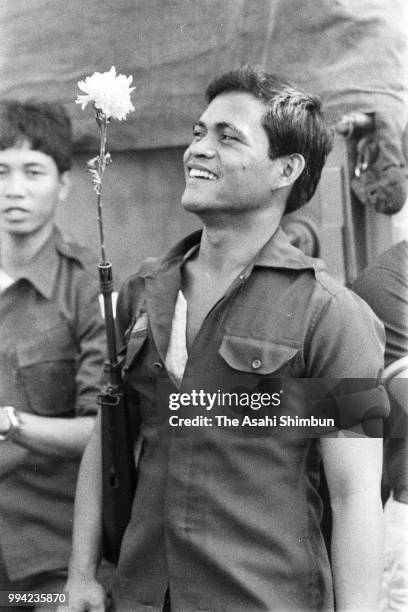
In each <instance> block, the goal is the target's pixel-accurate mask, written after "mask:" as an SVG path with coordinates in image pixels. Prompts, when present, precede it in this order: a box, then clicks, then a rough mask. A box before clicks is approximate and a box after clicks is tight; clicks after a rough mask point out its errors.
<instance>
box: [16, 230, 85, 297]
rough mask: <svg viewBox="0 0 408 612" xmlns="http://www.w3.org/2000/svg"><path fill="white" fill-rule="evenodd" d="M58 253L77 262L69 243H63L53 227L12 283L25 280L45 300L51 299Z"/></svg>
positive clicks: (57, 264) (57, 266)
mask: <svg viewBox="0 0 408 612" xmlns="http://www.w3.org/2000/svg"><path fill="white" fill-rule="evenodd" d="M59 253H61V254H62V255H65V256H67V257H71V258H74V259H77V260H78V261H79V259H78V257H77V256H76V254H75V253H74V252H73V251H72V248H71V245H70V243H67V242H65V241H64V239H63V238H62V236H61V232H60V231H59V229H58V228H57V227H55V226H54V228H53V231H52V233H51V235H50V237H49V238H48V240H47V241H46V242H45V244H44V245H43V246H42V247H41V249H40V250H39V251H38V253H36V255H35V256H34V257H33V258H32V259H31V261H30V262H29V263H28V264H27V265H26V266H25V267H24V269H23V270H22V271H21V272H20V274H19V275H18V277H17V278H15V279H14V281H15V282H16V281H18V280H22V279H25V280H27V281H29V282H30V283H31V284H32V285H33V286H34V287H35V288H36V289H37V291H39V292H40V293H41V294H42V295H43V296H44V297H45V298H47V299H48V300H49V299H51V297H52V294H53V290H54V285H55V282H56V278H57V274H58V268H59V261H60V256H59Z"/></svg>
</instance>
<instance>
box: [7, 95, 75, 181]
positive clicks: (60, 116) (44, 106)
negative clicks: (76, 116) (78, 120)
mask: <svg viewBox="0 0 408 612" xmlns="http://www.w3.org/2000/svg"><path fill="white" fill-rule="evenodd" d="M25 140H27V141H28V143H29V144H30V146H31V148H32V149H35V150H36V151H41V152H42V153H45V154H46V155H49V156H50V157H52V159H53V160H54V161H55V163H56V166H57V168H58V172H59V173H60V174H62V173H63V172H65V171H66V170H69V169H70V168H71V165H72V129H71V120H70V118H69V116H68V114H67V112H66V110H65V108H64V107H63V106H62V104H57V103H49V102H31V101H29V102H18V101H17V100H5V101H2V102H0V150H4V149H9V148H10V147H14V146H16V145H17V146H19V145H20V144H21V143H23V142H24V141H25Z"/></svg>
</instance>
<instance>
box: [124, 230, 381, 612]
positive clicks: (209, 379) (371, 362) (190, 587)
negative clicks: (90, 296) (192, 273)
mask: <svg viewBox="0 0 408 612" xmlns="http://www.w3.org/2000/svg"><path fill="white" fill-rule="evenodd" d="M199 239H200V235H199V234H194V235H193V236H190V237H189V238H187V239H186V240H185V241H183V242H182V243H180V244H179V245H177V246H176V247H175V248H174V249H172V251H171V252H170V253H169V254H168V255H167V256H165V257H164V258H162V259H160V260H157V261H155V262H149V263H148V264H146V265H144V266H142V269H141V271H140V272H139V273H138V274H136V275H135V276H133V277H131V279H129V281H128V282H127V283H126V284H125V285H124V287H123V289H122V291H121V295H120V297H119V302H118V321H119V325H120V329H121V331H122V332H124V331H125V329H127V332H126V338H127V340H128V347H127V355H126V361H125V372H126V376H127V381H128V382H127V389H126V392H127V397H128V401H130V402H131V403H132V402H133V401H134V402H135V404H134V405H135V406H136V405H137V406H138V407H137V409H138V410H139V412H140V416H141V420H142V424H141V432H140V433H141V438H142V451H141V456H140V462H139V467H138V472H139V474H138V486H137V490H136V494H135V499H134V505H133V512H132V518H131V521H130V524H129V526H128V529H127V531H126V533H125V537H124V541H123V544H122V550H121V556H120V560H119V564H118V569H117V577H116V581H115V584H114V586H113V600H114V603H115V606H116V609H117V610H121V611H127V610H132V612H142V611H147V610H149V611H153V610H157V611H159V610H161V609H162V605H163V600H164V596H165V592H166V589H167V587H168V586H169V588H170V594H171V601H172V608H174V610H176V611H177V612H180V611H183V612H193V611H198V610H200V611H204V610H206V611H212V612H218V611H224V612H225V611H227V612H255V611H260V610H263V611H265V610H279V611H284V610H302V611H306V610H310V611H312V610H313V612H316V611H318V610H331V609H333V588H332V580H331V571H330V566H329V561H328V557H327V552H326V548H325V544H324V541H323V537H322V534H321V531H320V518H321V502H320V499H319V496H318V494H317V488H318V481H319V469H320V446H319V442H318V440H317V439H316V438H311V437H301V436H289V435H283V434H282V433H281V432H278V431H277V432H276V433H275V432H274V431H273V429H272V430H271V431H269V432H268V434H267V435H265V434H264V435H259V432H257V433H255V434H251V433H250V432H248V433H245V434H244V433H243V431H242V429H241V428H237V429H234V428H228V427H216V426H212V427H211V426H208V427H199V428H197V429H191V430H190V433H186V432H184V433H180V431H179V430H178V429H177V428H175V427H171V426H170V425H169V416H170V414H175V413H174V412H171V411H170V410H169V406H170V398H174V397H175V396H174V395H173V394H174V393H186V394H189V395H190V397H192V396H193V394H194V392H196V393H198V392H199V391H200V390H203V391H205V392H208V393H217V392H218V391H221V392H224V391H225V392H230V391H232V390H235V391H238V390H241V391H242V390H243V389H244V390H245V389H246V390H252V391H253V390H259V389H261V390H262V389H263V388H264V387H263V385H264V384H265V383H266V381H267V379H269V377H271V376H272V377H273V380H277V381H283V380H285V379H290V380H296V379H304V378H306V377H309V378H327V379H330V378H336V379H343V378H354V377H360V378H361V379H366V381H367V382H366V384H367V385H368V386H370V385H371V386H375V384H376V379H377V377H378V374H379V373H380V372H381V369H382V365H383V341H384V332H383V328H382V326H381V324H380V323H379V321H378V320H377V318H376V317H375V315H374V314H373V313H372V311H371V310H370V309H369V308H368V307H367V305H365V304H364V303H363V302H362V301H361V300H360V299H359V298H358V297H357V296H355V295H354V294H352V293H351V292H350V291H348V290H347V289H345V288H344V287H341V286H339V285H338V284H337V283H335V282H334V281H333V280H332V279H330V278H329V277H328V276H327V275H326V273H325V272H324V267H323V264H322V263H321V262H319V261H317V260H312V259H309V258H307V257H305V256H304V255H303V254H302V253H301V252H300V251H299V250H298V249H296V248H294V247H292V246H291V245H290V244H289V242H288V240H287V238H286V236H285V234H284V233H283V232H282V231H281V230H278V232H277V233H276V234H275V235H274V236H273V237H272V238H271V240H270V241H269V242H268V243H267V244H266V245H265V246H264V247H263V249H262V250H261V251H260V253H259V254H258V257H257V258H256V260H255V261H254V262H252V263H251V264H250V265H249V266H248V267H247V268H246V269H245V270H244V274H243V277H242V278H240V277H238V278H237V280H236V281H235V282H234V283H233V284H232V285H231V287H230V288H229V290H228V291H227V292H226V294H225V295H224V296H223V298H222V299H221V300H220V301H219V302H218V303H217V304H216V306H215V307H214V308H213V309H212V310H211V311H210V312H209V313H208V315H207V317H206V318H205V320H204V322H203V324H202V327H201V329H200V330H199V332H198V334H197V336H196V338H195V340H194V342H193V345H192V347H191V349H190V351H189V354H188V358H187V362H186V364H185V370H184V374H183V377H182V380H181V384H180V388H179V389H178V388H177V387H176V386H175V385H174V384H173V382H172V381H171V380H170V381H169V379H168V377H167V373H166V371H165V370H160V371H158V369H157V368H155V367H154V364H155V363H157V362H158V361H160V362H161V363H166V356H167V352H168V347H169V341H170V337H171V333H172V321H173V315H174V308H175V304H176V301H177V296H178V295H179V289H180V286H181V272H180V269H181V266H182V264H183V261H184V259H185V254H186V253H187V252H188V251H189V249H191V248H192V246H193V245H194V244H197V242H199ZM142 320H143V322H144V324H143V325H141V324H140V321H142ZM271 384H273V382H272V383H271ZM278 389H279V387H278ZM381 397H382V395H381ZM377 408H378V410H377V414H380V415H381V416H385V415H386V413H387V404H386V402H384V405H380V404H378V405H377ZM286 409H288V410H290V409H292V408H291V406H287V405H286ZM194 410H195V412H194ZM189 411H190V416H194V415H196V414H198V413H197V408H194V406H193V405H192V403H191V405H190V406H187V407H186V409H185V412H184V413H183V414H188V413H189ZM244 411H245V410H244ZM203 412H205V411H203V410H201V412H200V414H203ZM249 412H251V411H250V410H249ZM207 414H208V413H207ZM241 415H242V413H240V412H239V411H238V412H237V414H235V416H241ZM363 418H364V409H363V407H361V419H363Z"/></svg>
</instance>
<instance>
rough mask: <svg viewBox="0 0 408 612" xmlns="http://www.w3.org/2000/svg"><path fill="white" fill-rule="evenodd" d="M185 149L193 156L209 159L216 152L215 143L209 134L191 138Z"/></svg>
mask: <svg viewBox="0 0 408 612" xmlns="http://www.w3.org/2000/svg"><path fill="white" fill-rule="evenodd" d="M187 151H188V152H189V153H190V155H192V156H193V157H205V158H207V159H210V158H212V157H215V156H216V154H217V151H216V147H215V143H214V141H213V139H212V138H211V137H210V136H209V135H205V136H202V137H201V138H199V139H197V140H193V142H192V143H191V144H190V146H189V148H188V149H187Z"/></svg>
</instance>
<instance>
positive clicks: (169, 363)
mask: <svg viewBox="0 0 408 612" xmlns="http://www.w3.org/2000/svg"><path fill="white" fill-rule="evenodd" d="M186 328H187V300H186V298H185V297H184V295H183V293H182V291H181V290H179V292H178V296H177V302H176V305H175V307H174V314H173V320H172V323H171V333H170V341H169V346H168V349H167V355H166V360H165V366H166V369H167V372H168V374H169V377H170V379H171V380H172V382H173V383H174V384H175V385H176V387H177V388H178V389H179V388H180V386H181V381H182V379H183V376H184V370H185V368H186V363H187V358H188V353H187V341H186Z"/></svg>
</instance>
